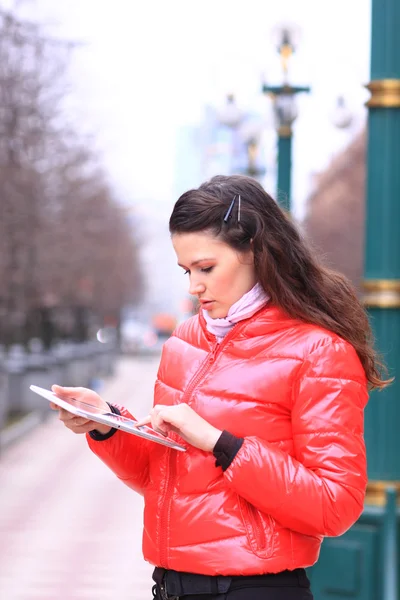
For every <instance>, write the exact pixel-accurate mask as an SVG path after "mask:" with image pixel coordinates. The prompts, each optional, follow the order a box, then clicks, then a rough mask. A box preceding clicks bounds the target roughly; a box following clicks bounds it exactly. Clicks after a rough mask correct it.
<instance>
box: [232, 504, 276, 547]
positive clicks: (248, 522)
mask: <svg viewBox="0 0 400 600" xmlns="http://www.w3.org/2000/svg"><path fill="white" fill-rule="evenodd" d="M238 499H239V507H240V512H241V514H242V520H243V524H244V526H245V529H246V533H247V539H248V541H249V544H250V548H251V550H252V551H253V552H254V554H256V555H257V556H259V557H260V558H269V557H270V556H271V555H272V554H273V551H274V535H273V521H272V518H271V517H270V516H269V515H266V514H264V515H263V516H261V513H260V511H259V510H257V509H256V507H255V506H253V505H252V504H250V503H249V502H247V501H246V500H245V499H244V498H241V497H240V496H238Z"/></svg>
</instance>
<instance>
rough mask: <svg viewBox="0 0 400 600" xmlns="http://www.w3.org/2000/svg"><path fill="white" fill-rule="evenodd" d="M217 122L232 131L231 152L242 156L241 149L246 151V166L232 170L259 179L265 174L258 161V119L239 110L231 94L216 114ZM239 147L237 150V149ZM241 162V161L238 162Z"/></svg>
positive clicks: (259, 134)
mask: <svg viewBox="0 0 400 600" xmlns="http://www.w3.org/2000/svg"><path fill="white" fill-rule="evenodd" d="M218 120H219V122H220V123H221V124H222V125H224V126H225V127H228V128H229V129H230V130H232V133H233V134H234V139H233V143H232V146H233V148H232V152H233V153H234V154H235V152H237V151H238V150H239V152H238V154H242V153H243V152H242V151H243V147H244V148H245V150H246V165H245V166H244V167H242V164H240V166H237V165H235V167H234V169H233V170H238V171H240V172H242V173H243V172H244V173H245V174H246V175H249V176H250V177H254V178H257V177H261V176H262V175H264V173H265V167H263V166H261V165H260V164H259V161H258V153H259V146H260V138H261V134H262V130H263V124H262V122H261V121H260V119H258V118H254V117H250V116H249V115H248V114H246V113H244V112H243V111H241V110H240V109H239V107H238V106H237V104H236V101H235V97H234V95H233V94H228V96H227V98H226V103H225V106H224V107H223V108H222V109H221V110H220V111H219V112H218ZM238 146H239V148H238ZM240 162H242V161H240Z"/></svg>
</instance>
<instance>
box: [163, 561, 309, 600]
mask: <svg viewBox="0 0 400 600" xmlns="http://www.w3.org/2000/svg"><path fill="white" fill-rule="evenodd" d="M189 591H190V590H189V589H187V590H185V592H189ZM196 591H197V590H196ZM153 594H154V598H155V599H156V600H165V598H166V597H165V595H163V593H162V591H161V590H160V587H159V586H158V585H157V586H154V588H153ZM168 596H169V594H168ZM168 596H167V597H168ZM171 597H172V598H175V599H176V600H181V599H182V600H313V595H312V593H311V590H310V582H309V580H308V578H307V575H306V572H305V571H304V569H295V570H294V571H284V572H282V573H277V574H276V575H273V574H270V575H256V576H252V577H232V581H231V583H230V585H229V589H228V590H227V591H226V592H224V593H218V592H217V593H211V594H209V593H206V594H204V593H202V594H199V593H194V594H190V593H185V594H183V595H180V596H171Z"/></svg>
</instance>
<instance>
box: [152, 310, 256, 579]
mask: <svg viewBox="0 0 400 600" xmlns="http://www.w3.org/2000/svg"><path fill="white" fill-rule="evenodd" d="M245 324H246V322H245V323H244V324H243V323H237V324H236V325H234V326H233V327H232V329H231V331H230V332H229V333H228V334H227V335H226V336H225V337H224V339H223V340H222V341H221V342H220V343H218V342H217V341H216V338H215V336H214V340H215V341H214V345H213V347H212V348H211V350H210V352H209V353H208V355H207V357H206V358H205V360H204V362H203V364H202V365H201V367H200V368H199V370H198V371H197V373H195V374H194V376H193V378H192V381H191V382H190V383H189V385H188V387H187V388H186V391H185V392H184V394H183V396H182V404H183V403H184V402H185V399H186V398H187V399H188V400H189V398H190V396H191V395H192V393H193V391H194V390H195V388H196V386H197V385H198V384H199V382H200V380H201V379H202V378H203V376H204V375H205V374H206V372H207V371H208V369H209V368H210V367H211V365H212V364H213V363H214V362H215V359H216V357H217V355H218V354H220V353H221V350H222V349H223V348H224V347H225V346H226V344H227V342H229V340H230V339H231V338H232V337H233V336H234V335H235V333H236V331H238V329H241V327H243V326H244V325H245ZM187 403H188V404H189V402H187ZM167 452H168V457H167V473H166V484H165V492H164V497H163V499H162V503H161V505H162V509H161V516H160V566H161V567H164V568H165V569H167V568H168V555H167V549H168V530H169V520H170V514H171V498H172V488H173V483H174V477H175V467H176V458H177V457H176V452H172V449H171V448H167Z"/></svg>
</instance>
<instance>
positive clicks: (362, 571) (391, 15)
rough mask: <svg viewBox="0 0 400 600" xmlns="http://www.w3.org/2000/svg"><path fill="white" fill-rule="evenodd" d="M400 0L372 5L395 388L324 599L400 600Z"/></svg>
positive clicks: (372, 118) (376, 137)
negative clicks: (359, 506) (359, 509)
mask: <svg viewBox="0 0 400 600" xmlns="http://www.w3.org/2000/svg"><path fill="white" fill-rule="evenodd" d="M399 23H400V1H399V0H372V47H371V82H370V83H369V84H368V86H367V87H368V89H369V90H370V91H371V98H370V100H369V102H368V108H369V115H368V158H367V162H368V164H367V197H366V247H365V279H364V292H365V294H364V303H365V306H366V307H367V308H368V311H369V315H370V318H371V324H372V328H373V331H374V335H375V338H376V344H377V347H378V349H379V350H380V352H381V353H382V354H383V358H384V360H385V361H386V363H387V365H388V367H389V372H390V375H394V376H395V377H396V379H395V381H394V383H393V384H392V385H390V386H389V387H387V388H385V389H384V390H383V391H382V392H373V393H372V394H371V397H370V401H369V403H368V406H367V408H366V411H365V441H366V444H367V456H368V475H369V483H368V488H367V496H366V501H365V506H364V511H363V513H362V515H361V517H360V519H359V520H358V521H357V523H356V524H355V525H354V526H353V527H351V528H350V529H349V531H347V532H346V533H345V534H344V535H343V536H341V537H339V538H326V539H325V540H324V544H323V546H322V549H321V555H320V558H319V561H318V562H317V564H316V565H315V567H313V568H312V569H311V570H310V571H311V572H310V575H311V581H312V587H313V591H314V595H315V598H318V599H320V600H328V599H333V598H335V600H346V599H349V598H352V599H353V600H378V599H379V600H398V598H399V589H398V587H399V558H398V540H399V514H400V513H399V507H398V505H397V504H398V501H399V491H400V166H399V157H400V41H399V40H400V38H399V34H398V30H399Z"/></svg>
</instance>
